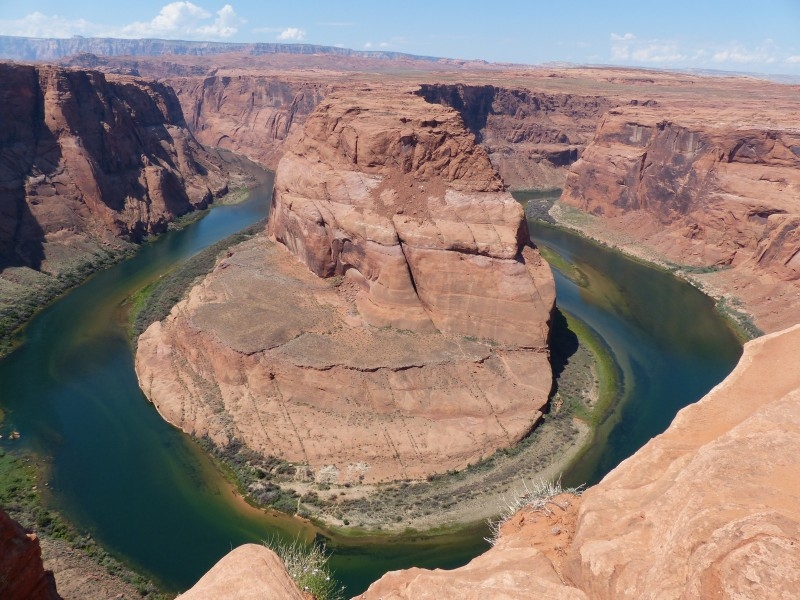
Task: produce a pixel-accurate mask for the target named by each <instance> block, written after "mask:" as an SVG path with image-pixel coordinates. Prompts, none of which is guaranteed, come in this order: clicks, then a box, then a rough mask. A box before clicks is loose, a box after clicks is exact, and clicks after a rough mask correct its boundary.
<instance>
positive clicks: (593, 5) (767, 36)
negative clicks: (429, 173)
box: [0, 0, 800, 75]
mask: <svg viewBox="0 0 800 600" xmlns="http://www.w3.org/2000/svg"><path fill="white" fill-rule="evenodd" d="M0 34H5V35H26V36H35V37H71V36H73V35H83V36H87V37H89V36H112V37H159V38H167V39H193V40H199V39H203V40H219V41H230V42H276V41H277V42H285V43H300V42H303V43H309V44H321V45H326V46H344V47H347V48H353V49H357V50H382V49H385V50H393V51H398V52H408V53H411V54H422V55H430V56H444V57H450V58H469V59H473V58H476V59H483V60H487V61H493V62H515V63H527V64H536V63H543V62H550V61H566V62H573V63H581V64H616V65H634V66H644V67H653V68H699V69H720V70H728V71H750V72H761V73H786V74H793V75H800V0H760V1H755V0H748V1H741V0H728V1H713V2H711V1H703V0H693V1H688V0H668V1H666V2H643V1H641V0H637V1H635V2H633V1H623V0H612V1H602V2H601V1H598V0H594V1H580V0H573V1H572V2H552V0H550V1H547V2H537V1H535V0H528V1H518V0H511V1H504V2H492V1H491V0H483V1H482V2H472V1H470V0H460V1H458V2H456V1H448V0H428V1H424V2H421V1H417V0H405V1H403V2H381V1H380V0H378V1H376V0H370V1H369V2H362V1H355V2H346V3H341V2H339V3H337V2H334V1H331V0H328V1H327V2H311V1H303V0H292V1H291V2H287V1H286V0H283V1H281V2H277V1H274V0H228V2H225V0H222V1H219V0H192V1H191V2H190V1H185V0H184V1H179V2H169V1H164V0H160V1H158V0H135V1H127V2H122V3H120V2H119V1H118V0H107V1H105V2H97V1H96V0H93V1H87V0H69V1H65V0H26V1H24V2H23V1H20V0H0Z"/></svg>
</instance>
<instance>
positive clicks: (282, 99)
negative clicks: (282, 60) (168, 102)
mask: <svg viewBox="0 0 800 600" xmlns="http://www.w3.org/2000/svg"><path fill="white" fill-rule="evenodd" d="M166 82H167V83H168V84H169V85H170V86H172V88H173V89H174V90H175V93H176V94H177V96H178V99H179V100H180V102H181V105H182V106H183V113H184V115H185V116H186V120H187V122H188V124H189V127H190V128H191V129H192V132H193V133H194V135H195V137H196V138H197V139H198V140H199V141H200V142H201V143H203V144H206V145H208V146H215V147H221V148H225V149H228V150H232V151H234V152H237V153H239V154H244V155H245V156H247V157H248V158H250V159H251V160H254V161H256V162H258V163H261V164H263V165H265V166H267V167H269V168H271V169H274V168H275V167H276V166H277V165H278V161H279V160H280V157H281V155H282V154H283V150H284V144H285V142H286V139H287V138H288V136H289V133H291V132H292V131H294V130H295V129H297V128H299V127H302V125H303V122H304V121H305V119H306V117H307V116H308V115H309V114H310V113H311V111H313V110H314V108H315V107H316V106H317V104H319V102H320V101H321V100H322V98H323V97H324V96H325V94H326V93H328V91H329V85H327V84H325V83H324V82H315V81H313V80H310V81H307V80H303V79H298V78H296V77H291V76H290V77H284V78H280V77H277V76H273V77H270V76H263V75H259V74H252V73H249V74H241V73H240V74H231V75H211V76H208V77H186V78H177V77H167V79H166Z"/></svg>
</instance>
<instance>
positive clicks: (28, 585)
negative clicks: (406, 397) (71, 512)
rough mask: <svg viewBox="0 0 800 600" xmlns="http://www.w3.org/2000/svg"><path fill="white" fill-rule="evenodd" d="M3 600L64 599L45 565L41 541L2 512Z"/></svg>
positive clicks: (0, 574)
mask: <svg viewBox="0 0 800 600" xmlns="http://www.w3.org/2000/svg"><path fill="white" fill-rule="evenodd" d="M0 598H3V599H4V600H60V598H61V596H59V595H58V593H57V592H56V582H55V579H53V573H52V572H50V571H45V570H44V566H43V565H42V551H41V549H40V548H39V539H38V538H37V537H36V535H35V534H33V533H25V530H24V529H23V528H22V527H21V526H20V525H19V524H18V523H17V522H16V521H14V520H13V519H12V518H11V517H9V516H8V515H7V514H6V513H5V512H4V511H3V510H1V509H0Z"/></svg>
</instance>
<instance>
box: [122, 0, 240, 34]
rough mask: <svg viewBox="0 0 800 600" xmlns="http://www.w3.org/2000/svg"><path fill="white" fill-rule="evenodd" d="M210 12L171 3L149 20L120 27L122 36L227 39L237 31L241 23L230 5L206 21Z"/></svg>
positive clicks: (188, 4)
mask: <svg viewBox="0 0 800 600" xmlns="http://www.w3.org/2000/svg"><path fill="white" fill-rule="evenodd" d="M211 16H212V15H211V13H210V12H208V11H207V10H205V9H204V8H201V7H199V6H197V5H196V4H192V3H191V2H185V1H181V2H172V3H170V4H167V5H166V6H164V7H163V8H162V9H161V12H159V13H158V15H157V16H156V17H154V18H153V19H152V20H150V21H146V22H142V21H139V22H135V23H131V24H130V25H126V26H125V27H123V28H122V34H123V35H124V36H125V37H176V36H177V37H190V38H197V37H209V38H227V37H231V36H232V35H234V34H236V32H237V31H238V30H239V29H238V28H239V25H241V24H242V23H244V21H243V20H242V19H240V18H239V17H238V16H237V14H236V12H235V11H234V10H233V7H232V6H231V5H230V4H226V5H225V6H223V7H222V8H221V9H220V10H218V11H217V18H216V19H215V20H214V22H213V23H211V24H206V22H207V21H208V19H210V18H211Z"/></svg>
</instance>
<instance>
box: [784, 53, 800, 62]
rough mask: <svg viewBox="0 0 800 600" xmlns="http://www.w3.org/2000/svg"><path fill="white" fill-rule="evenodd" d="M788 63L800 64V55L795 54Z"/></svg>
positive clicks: (788, 59)
mask: <svg viewBox="0 0 800 600" xmlns="http://www.w3.org/2000/svg"><path fill="white" fill-rule="evenodd" d="M786 62H788V63H791V64H798V63H800V55H797V54H794V55H792V56H789V57H787V58H786Z"/></svg>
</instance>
